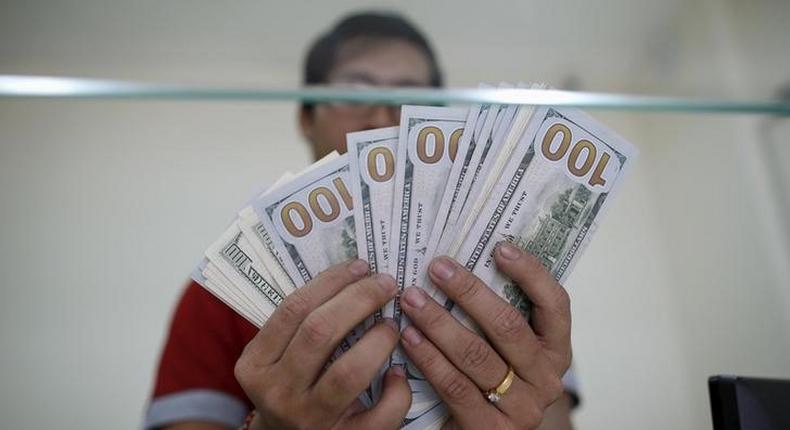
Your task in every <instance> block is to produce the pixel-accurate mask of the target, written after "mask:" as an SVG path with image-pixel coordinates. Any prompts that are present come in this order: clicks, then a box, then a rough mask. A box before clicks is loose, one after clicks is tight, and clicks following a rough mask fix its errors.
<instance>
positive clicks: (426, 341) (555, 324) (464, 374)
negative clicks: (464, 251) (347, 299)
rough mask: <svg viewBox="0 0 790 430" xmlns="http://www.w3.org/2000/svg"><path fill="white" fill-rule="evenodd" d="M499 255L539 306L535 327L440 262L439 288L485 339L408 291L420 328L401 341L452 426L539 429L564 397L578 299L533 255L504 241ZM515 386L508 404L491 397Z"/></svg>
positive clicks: (406, 299)
mask: <svg viewBox="0 0 790 430" xmlns="http://www.w3.org/2000/svg"><path fill="white" fill-rule="evenodd" d="M494 258H495V261H496V263H497V267H498V268H499V270H501V271H502V272H504V273H505V274H506V275H508V276H509V277H510V278H511V279H513V280H514V281H515V282H516V283H517V284H518V285H519V286H520V288H521V289H522V290H523V291H524V292H525V293H526V295H527V296H528V297H529V298H530V300H531V301H532V303H533V307H532V311H531V312H532V313H531V318H532V325H531V326H530V324H529V323H528V322H527V320H526V319H525V318H524V317H523V316H522V315H521V313H520V312H519V311H518V310H517V309H516V308H514V307H513V306H511V305H510V304H509V303H507V302H505V301H504V300H502V299H501V298H499V297H498V296H497V295H496V293H494V291H492V290H491V289H489V288H488V286H487V285H486V284H485V283H483V282H482V281H481V280H480V279H478V278H477V277H476V276H474V275H473V274H472V273H470V272H469V271H468V270H466V269H465V268H464V267H462V266H461V265H459V264H458V263H457V262H455V261H454V260H452V259H450V258H447V257H439V258H437V259H435V260H433V262H432V264H431V266H430V270H429V273H430V276H431V280H432V281H433V283H434V285H436V286H437V287H438V288H439V289H441V290H442V291H443V292H444V293H445V294H446V295H447V297H448V298H449V299H451V300H453V301H454V302H455V303H456V304H457V305H458V306H460V307H461V308H462V309H463V310H464V311H465V312H466V314H467V315H468V316H469V317H470V318H471V319H473V320H474V321H475V322H476V323H477V325H478V326H479V327H480V329H481V330H482V332H483V333H484V334H485V338H484V337H481V336H480V335H478V334H477V333H475V332H474V331H472V330H470V329H468V328H466V327H464V326H463V325H462V324H461V323H460V322H458V321H457V320H456V319H455V318H454V317H453V316H451V315H450V313H449V312H447V310H445V309H444V308H443V307H442V306H440V305H439V304H438V303H437V302H436V301H434V300H433V299H431V298H430V297H428V296H427V295H426V294H425V292H424V291H423V290H422V289H419V288H414V287H412V288H408V289H407V290H406V291H405V293H404V295H403V298H402V300H401V304H402V307H403V310H404V311H405V313H406V315H408V316H409V318H411V321H412V324H413V326H410V327H407V328H406V329H405V330H404V331H403V336H402V339H401V342H402V344H403V347H404V350H405V351H406V353H407V354H408V355H409V357H410V358H411V360H412V362H413V363H414V364H415V365H416V366H417V368H419V369H420V371H421V372H422V373H423V375H424V376H425V378H426V379H427V380H428V382H430V384H431V385H432V386H433V387H434V389H435V390H436V392H437V393H438V395H439V396H440V397H441V399H442V400H443V401H444V402H445V404H446V405H447V407H448V409H449V411H450V414H451V416H452V417H451V420H450V421H449V422H448V424H447V425H446V426H445V427H446V428H464V429H479V428H502V429H509V428H518V429H522V428H529V429H534V428H536V427H538V426H539V425H540V423H541V421H542V419H543V413H544V411H545V410H546V408H547V407H548V406H549V405H551V404H552V403H554V401H556V400H557V399H558V398H559V397H560V395H561V394H562V393H563V386H562V381H561V378H562V375H563V374H564V373H565V371H566V370H567V369H568V367H569V366H570V362H571V346H570V331H571V315H570V299H569V297H568V293H567V292H566V291H565V289H564V288H563V287H562V286H561V285H560V284H559V283H558V282H557V281H556V280H554V278H553V277H552V276H551V274H550V273H549V272H548V271H546V269H545V268H544V267H543V266H542V265H541V263H540V262H539V261H538V260H537V259H536V258H535V257H533V256H531V255H529V254H526V253H523V252H522V251H521V250H520V249H518V248H516V247H514V246H512V245H509V244H503V245H500V246H498V247H497V249H496V250H495V252H494ZM510 368H512V370H513V372H514V378H513V382H512V384H511V385H510V388H509V389H508V390H507V392H506V393H505V394H504V395H502V396H501V399H500V400H499V401H497V402H495V403H492V402H489V401H488V399H487V398H486V397H485V395H484V393H485V392H486V391H488V390H490V389H493V388H495V387H497V386H498V385H500V383H502V382H503V380H504V379H505V377H506V375H508V372H509V370H510Z"/></svg>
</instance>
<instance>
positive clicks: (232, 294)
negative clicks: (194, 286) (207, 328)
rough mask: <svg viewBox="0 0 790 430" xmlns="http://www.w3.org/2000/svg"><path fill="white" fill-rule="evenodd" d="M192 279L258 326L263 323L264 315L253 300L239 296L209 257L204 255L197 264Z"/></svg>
mask: <svg viewBox="0 0 790 430" xmlns="http://www.w3.org/2000/svg"><path fill="white" fill-rule="evenodd" d="M192 279H193V280H194V281H195V282H197V283H198V284H199V285H200V286H202V287H203V288H205V289H207V290H208V291H209V292H211V293H212V294H213V295H214V296H215V297H217V298H218V299H219V300H220V301H221V302H223V303H225V305H227V306H228V307H230V308H231V309H233V310H235V311H236V312H238V313H239V314H240V315H242V316H243V317H244V318H245V319H247V321H249V322H250V323H252V324H253V325H255V326H256V327H260V326H262V325H263V323H264V318H263V316H262V315H258V313H257V312H256V311H255V310H254V307H253V305H252V303H251V302H245V301H243V300H242V299H241V298H240V297H239V296H238V294H237V293H236V291H235V288H234V287H233V285H232V284H231V282H230V281H229V280H228V278H227V277H226V276H225V275H223V274H222V273H221V272H219V270H217V269H216V267H214V265H213V264H211V262H209V261H208V258H205V257H204V258H203V260H202V261H201V262H200V264H198V265H197V267H196V268H195V270H194V271H193V272H192Z"/></svg>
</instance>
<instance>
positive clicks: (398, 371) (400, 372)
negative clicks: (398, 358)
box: [390, 364, 406, 378]
mask: <svg viewBox="0 0 790 430" xmlns="http://www.w3.org/2000/svg"><path fill="white" fill-rule="evenodd" d="M390 371H391V372H392V374H393V375H395V376H397V377H399V378H403V377H404V376H406V370H405V369H404V368H403V366H401V365H400V364H396V365H395V366H392V367H390Z"/></svg>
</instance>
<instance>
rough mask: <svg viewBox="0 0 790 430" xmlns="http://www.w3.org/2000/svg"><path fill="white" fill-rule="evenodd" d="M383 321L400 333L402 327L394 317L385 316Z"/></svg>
mask: <svg viewBox="0 0 790 430" xmlns="http://www.w3.org/2000/svg"><path fill="white" fill-rule="evenodd" d="M383 321H384V324H387V325H388V326H390V327H392V329H393V330H395V331H396V332H398V334H400V327H398V324H397V323H396V322H395V320H394V319H392V318H384V320H383Z"/></svg>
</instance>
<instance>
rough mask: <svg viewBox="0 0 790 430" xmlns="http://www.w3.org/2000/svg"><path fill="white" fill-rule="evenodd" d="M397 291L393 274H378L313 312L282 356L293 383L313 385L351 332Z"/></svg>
mask: <svg viewBox="0 0 790 430" xmlns="http://www.w3.org/2000/svg"><path fill="white" fill-rule="evenodd" d="M396 291H397V290H396V288H395V280H394V279H393V278H392V277H391V276H389V275H382V274H376V275H373V276H371V277H368V278H364V279H362V280H359V281H357V282H355V283H353V284H351V285H349V286H348V287H347V288H345V289H343V290H342V291H340V292H339V293H338V294H337V295H335V296H334V297H332V298H331V299H329V300H328V301H327V302H326V303H324V304H323V305H321V306H319V307H318V308H317V309H315V310H314V311H313V312H311V313H310V315H308V316H307V317H306V318H305V319H304V321H302V324H301V325H300V326H299V328H298V329H297V330H296V334H295V335H294V337H293V339H292V340H291V343H290V344H288V347H287V348H286V349H285V352H283V355H282V359H281V360H280V363H282V365H283V366H284V369H285V372H286V374H287V375H288V377H289V378H290V380H291V383H292V384H295V385H296V386H304V387H308V386H310V385H312V384H313V381H315V380H316V378H317V377H318V374H319V373H320V371H321V369H322V368H323V366H324V363H326V361H327V359H328V358H329V356H330V355H331V353H332V351H334V349H335V348H336V347H337V345H338V344H339V343H340V341H341V340H342V339H343V338H344V337H345V336H346V335H347V334H348V332H350V331H351V329H352V328H354V326H356V325H357V324H359V322H360V321H362V320H364V319H365V317H367V316H368V315H370V314H372V313H373V312H374V311H375V310H376V309H380V308H381V307H382V306H383V305H384V304H385V303H387V302H388V301H390V300H391V299H392V298H393V297H395V294H396Z"/></svg>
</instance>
